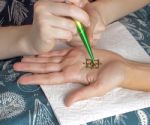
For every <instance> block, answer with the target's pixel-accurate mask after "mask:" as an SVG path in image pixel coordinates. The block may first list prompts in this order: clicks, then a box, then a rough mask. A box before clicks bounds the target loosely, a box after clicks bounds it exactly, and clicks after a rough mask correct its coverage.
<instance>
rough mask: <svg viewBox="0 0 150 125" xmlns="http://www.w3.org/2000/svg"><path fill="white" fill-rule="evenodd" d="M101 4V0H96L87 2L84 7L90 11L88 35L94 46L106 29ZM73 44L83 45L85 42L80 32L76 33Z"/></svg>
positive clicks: (71, 43)
mask: <svg viewBox="0 0 150 125" xmlns="http://www.w3.org/2000/svg"><path fill="white" fill-rule="evenodd" d="M101 6H103V4H102V3H101V1H96V2H92V3H86V4H85V6H84V7H83V9H84V10H85V11H86V12H87V13H88V15H89V18H90V26H89V27H87V35H88V38H89V41H90V43H91V45H92V46H95V45H96V42H97V41H98V40H99V39H100V38H101V35H102V33H103V31H105V29H106V25H107V24H105V21H104V19H103V16H102V14H101V9H100V8H101ZM69 45H71V46H82V45H83V43H82V41H81V38H80V37H79V35H78V34H76V35H74V37H73V39H72V41H71V42H69Z"/></svg>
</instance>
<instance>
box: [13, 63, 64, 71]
mask: <svg viewBox="0 0 150 125" xmlns="http://www.w3.org/2000/svg"><path fill="white" fill-rule="evenodd" d="M13 68H14V70H16V71H23V72H32V73H49V72H56V71H57V72H58V71H61V70H62V67H61V64H56V63H43V64H42V63H24V62H21V63H16V64H14V66H13Z"/></svg>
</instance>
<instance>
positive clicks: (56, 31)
mask: <svg viewBox="0 0 150 125" xmlns="http://www.w3.org/2000/svg"><path fill="white" fill-rule="evenodd" d="M45 33H49V31H47V32H46V31H45ZM46 36H47V37H48V34H47V35H46ZM72 37H73V34H72V32H70V31H67V30H63V29H60V28H56V27H51V31H50V34H49V37H48V38H54V39H63V40H67V41H70V40H72Z"/></svg>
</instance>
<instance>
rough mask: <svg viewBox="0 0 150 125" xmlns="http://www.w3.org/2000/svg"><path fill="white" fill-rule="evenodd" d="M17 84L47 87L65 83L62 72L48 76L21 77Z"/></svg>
mask: <svg viewBox="0 0 150 125" xmlns="http://www.w3.org/2000/svg"><path fill="white" fill-rule="evenodd" d="M17 83H20V84H29V85H42V84H43V85H48V84H62V83H65V78H64V76H63V73H62V72H59V73H48V74H33V75H30V76H22V77H20V78H19V79H18V81H17Z"/></svg>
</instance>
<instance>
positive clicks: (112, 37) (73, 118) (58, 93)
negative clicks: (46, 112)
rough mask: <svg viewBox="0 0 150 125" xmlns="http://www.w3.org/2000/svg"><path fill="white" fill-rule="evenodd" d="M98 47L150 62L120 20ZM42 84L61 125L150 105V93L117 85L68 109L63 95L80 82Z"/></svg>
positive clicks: (75, 123)
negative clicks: (103, 93)
mask: <svg viewBox="0 0 150 125" xmlns="http://www.w3.org/2000/svg"><path fill="white" fill-rule="evenodd" d="M62 47H63V48H64V47H66V46H62V45H59V47H58V48H59V49H60V48H62ZM97 47H98V48H103V49H107V50H111V51H114V52H117V53H119V54H120V55H122V56H124V57H125V58H128V59H131V60H136V61H141V62H150V57H149V56H148V55H147V53H146V52H145V51H144V49H143V48H142V47H141V46H140V45H139V44H138V42H137V41H136V40H135V39H134V37H133V36H132V35H131V34H130V33H129V32H128V30H127V29H126V28H125V27H124V26H123V25H122V24H121V23H119V22H116V23H114V24H112V25H110V26H109V27H108V29H107V30H106V31H105V33H104V34H103V36H102V39H101V40H100V41H99V43H98V45H97ZM41 87H42V89H43V91H44V93H45V95H46V96H47V98H48V100H49V102H50V104H51V106H52V108H53V110H54V113H55V115H56V117H57V119H58V121H59V122H60V124H61V125H81V124H85V123H87V122H91V121H94V120H98V119H102V118H105V117H109V116H113V115H118V114H121V113H125V112H129V111H133V110H137V109H141V108H146V107H149V106H150V93H148V92H147V93H146V92H140V91H132V90H127V89H122V88H116V89H114V90H112V91H110V92H109V93H107V94H106V95H105V96H103V97H96V98H91V99H89V100H85V101H80V102H77V103H75V104H74V105H73V106H71V107H69V108H68V107H65V105H64V98H65V97H66V95H67V94H68V93H69V92H70V91H72V90H73V89H76V88H77V87H80V85H77V84H72V83H68V84H65V85H43V86H41Z"/></svg>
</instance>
